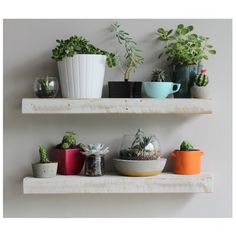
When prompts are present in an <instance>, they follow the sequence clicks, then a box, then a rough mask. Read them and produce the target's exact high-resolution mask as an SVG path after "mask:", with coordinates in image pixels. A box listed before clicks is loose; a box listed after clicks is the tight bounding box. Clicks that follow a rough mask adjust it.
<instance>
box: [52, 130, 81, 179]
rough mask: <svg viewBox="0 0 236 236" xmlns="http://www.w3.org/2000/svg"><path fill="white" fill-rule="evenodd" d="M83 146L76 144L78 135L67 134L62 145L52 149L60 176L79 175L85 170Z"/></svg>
mask: <svg viewBox="0 0 236 236" xmlns="http://www.w3.org/2000/svg"><path fill="white" fill-rule="evenodd" d="M83 146H84V145H83V144H81V143H80V144H78V145H77V144H76V134H75V133H74V132H66V134H65V135H64V137H63V139H62V141H61V143H60V144H58V145H56V147H55V148H54V149H52V158H53V160H55V161H57V162H58V174H62V175H77V174H79V173H80V171H81V170H82V168H83V165H84V158H85V157H84V155H83V153H82V151H83Z"/></svg>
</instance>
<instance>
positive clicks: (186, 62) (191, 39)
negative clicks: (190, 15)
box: [156, 24, 216, 98]
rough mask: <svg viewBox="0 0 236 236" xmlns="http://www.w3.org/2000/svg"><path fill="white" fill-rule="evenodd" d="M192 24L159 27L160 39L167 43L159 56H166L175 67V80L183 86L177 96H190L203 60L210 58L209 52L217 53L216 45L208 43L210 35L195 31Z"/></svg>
mask: <svg viewBox="0 0 236 236" xmlns="http://www.w3.org/2000/svg"><path fill="white" fill-rule="evenodd" d="M193 30H194V27H193V26H192V25H189V26H185V25H183V24H179V25H178V26H177V28H176V29H175V30H173V29H170V30H166V29H164V28H158V29H157V32H156V34H157V36H158V40H160V41H162V42H164V43H165V46H164V50H163V52H162V53H161V54H160V55H159V58H160V57H162V56H164V55H165V56H166V58H167V61H169V62H170V65H171V66H172V69H173V82H175V83H180V84H181V88H180V90H179V91H178V92H176V93H175V94H174V97H176V98H190V97H191V87H192V86H193V84H194V79H195V77H196V75H197V74H199V73H200V70H201V69H202V62H203V61H204V60H208V56H209V54H212V55H214V54H216V50H215V49H214V47H213V46H212V45H211V44H209V43H208V41H209V37H205V36H202V35H198V34H196V33H194V32H193Z"/></svg>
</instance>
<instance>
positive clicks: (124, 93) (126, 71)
mask: <svg viewBox="0 0 236 236" xmlns="http://www.w3.org/2000/svg"><path fill="white" fill-rule="evenodd" d="M111 29H112V33H113V34H114V37H115V38H116V39H117V41H118V43H119V44H120V45H121V46H123V47H124V49H125V53H124V55H123V59H122V57H121V56H120V55H119V54H118V53H117V54H116V58H117V64H118V66H119V68H120V70H121V72H122V74H123V78H124V81H108V88H109V97H110V98H141V97H142V93H141V92H142V82H141V81H130V77H131V73H132V72H135V69H136V68H137V67H138V66H139V65H141V64H143V61H144V59H143V57H142V55H141V50H140V49H139V48H138V47H137V43H136V42H135V41H134V40H133V38H132V37H131V36H130V34H129V33H127V32H125V31H124V30H122V29H121V28H120V25H119V24H118V23H115V24H112V25H111Z"/></svg>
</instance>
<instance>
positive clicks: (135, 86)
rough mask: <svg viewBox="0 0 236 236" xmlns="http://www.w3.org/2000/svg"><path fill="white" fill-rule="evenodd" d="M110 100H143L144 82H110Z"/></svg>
mask: <svg viewBox="0 0 236 236" xmlns="http://www.w3.org/2000/svg"><path fill="white" fill-rule="evenodd" d="M108 88H109V97H110V98H141V97H142V82H129V81H114V82H113V81H112V82H111V81H109V82H108Z"/></svg>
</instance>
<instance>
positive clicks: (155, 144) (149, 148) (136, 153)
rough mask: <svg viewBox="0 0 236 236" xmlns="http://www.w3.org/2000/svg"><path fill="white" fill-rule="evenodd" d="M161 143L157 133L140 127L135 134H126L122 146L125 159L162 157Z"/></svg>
mask: <svg viewBox="0 0 236 236" xmlns="http://www.w3.org/2000/svg"><path fill="white" fill-rule="evenodd" d="M160 155H161V150H160V144H159V141H158V140H157V138H156V136H155V135H148V134H145V133H144V132H143V131H142V130H140V129H138V131H137V133H136V134H135V135H124V136H123V139H122V143H121V148H120V159H123V160H156V159H158V158H159V157H160Z"/></svg>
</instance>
